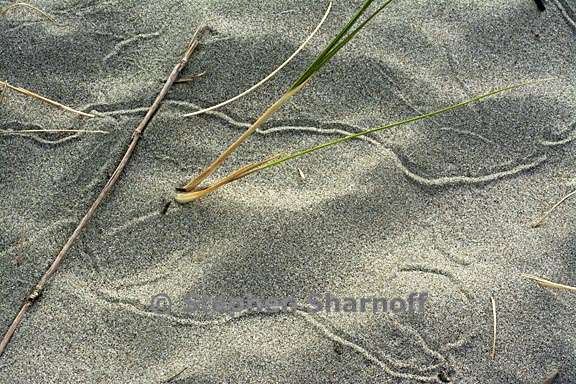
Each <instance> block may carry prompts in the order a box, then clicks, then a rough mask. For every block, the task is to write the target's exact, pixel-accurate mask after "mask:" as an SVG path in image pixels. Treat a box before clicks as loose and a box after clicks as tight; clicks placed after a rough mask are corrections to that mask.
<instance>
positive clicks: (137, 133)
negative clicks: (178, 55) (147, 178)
mask: <svg viewBox="0 0 576 384" xmlns="http://www.w3.org/2000/svg"><path fill="white" fill-rule="evenodd" d="M203 29H204V28H203V27H201V28H198V30H196V33H194V36H193V37H192V40H191V42H190V44H189V45H188V49H187V50H186V53H185V54H184V56H183V57H182V59H181V60H180V61H179V62H178V64H176V66H175V67H174V69H173V70H172V73H171V74H170V76H169V77H168V80H167V81H166V84H164V87H163V88H162V90H161V91H160V93H159V94H158V96H157V97H156V100H155V101H154V103H153V104H152V106H151V107H150V109H149V110H148V112H147V113H146V116H145V117H144V119H143V120H142V122H141V123H140V124H139V125H138V127H136V129H135V130H134V132H133V134H132V139H131V141H130V145H129V146H128V149H127V150H126V153H125V154H124V156H123V157H122V160H120V163H119V164H118V166H117V167H116V170H115V171H114V173H113V174H112V176H111V177H110V179H109V180H108V182H107V183H106V185H105V186H104V188H102V190H101V191H100V194H99V195H98V197H97V198H96V200H94V202H93V203H92V205H91V206H90V208H89V209H88V211H87V212H86V214H85V215H84V217H83V218H82V220H80V223H79V224H78V226H77V227H76V229H75V230H74V232H73V233H72V235H71V236H70V237H69V238H68V240H67V241H66V243H65V244H64V246H63V247H62V249H61V250H60V252H59V253H58V255H57V256H56V258H55V259H54V261H53V262H52V264H51V265H50V268H48V270H47V271H46V272H45V273H44V275H43V276H42V278H41V279H40V280H39V282H38V283H37V284H36V286H35V287H34V288H33V289H32V291H31V292H30V294H29V295H28V296H27V297H26V299H25V300H24V303H23V304H22V307H20V311H19V312H18V314H17V315H16V317H15V318H14V320H13V321H12V324H10V327H9V328H8V330H7V331H6V333H5V334H4V336H3V338H2V340H1V341H0V356H2V354H3V353H4V351H5V350H6V347H7V346H8V343H9V342H10V339H11V338H12V336H13V335H14V333H15V332H16V329H17V328H18V326H19V324H20V323H21V322H22V319H23V318H24V316H25V315H26V313H27V312H28V310H29V309H30V307H31V306H32V305H33V304H34V303H35V302H36V301H37V300H38V298H40V296H41V295H42V292H43V291H44V289H45V287H46V284H47V283H48V281H49V280H50V278H51V277H52V275H53V274H54V273H55V272H56V271H57V270H58V267H59V266H60V264H61V263H62V260H63V259H64V256H65V255H66V253H67V252H68V250H69V249H70V248H71V247H72V244H73V243H74V241H75V240H76V239H77V238H78V237H79V236H80V233H81V232H82V230H83V229H84V228H85V227H86V225H87V224H88V222H89V221H90V219H91V218H92V216H93V215H94V212H95V211H96V209H97V208H98V207H99V206H100V204H101V203H102V201H103V200H104V199H105V198H106V196H107V195H108V193H109V192H110V191H111V190H112V188H113V187H114V185H115V184H116V182H117V181H118V179H119V177H120V175H121V174H122V172H123V170H124V168H126V165H127V164H128V162H129V160H130V158H131V156H132V154H133V152H134V150H135V148H136V145H137V144H138V141H139V140H140V137H142V134H143V133H144V130H145V129H146V126H147V125H148V123H149V122H150V120H152V118H153V117H154V115H155V113H156V112H157V111H158V109H159V108H160V105H161V104H162V101H163V100H164V97H165V96H166V94H167V93H168V91H169V90H170V87H171V86H172V84H174V81H175V80H176V79H177V78H178V76H179V75H180V72H181V71H182V69H183V68H184V67H185V66H186V64H187V63H188V61H189V60H190V57H191V56H192V53H193V52H194V50H195V49H196V47H197V46H198V44H199V41H198V39H197V37H198V35H199V34H200V32H201V31H202V30H203Z"/></svg>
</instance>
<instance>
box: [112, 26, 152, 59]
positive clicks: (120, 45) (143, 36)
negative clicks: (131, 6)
mask: <svg viewBox="0 0 576 384" xmlns="http://www.w3.org/2000/svg"><path fill="white" fill-rule="evenodd" d="M159 36H160V32H154V33H141V34H138V35H135V36H132V37H130V38H127V39H125V40H122V41H121V42H119V43H118V44H116V46H114V49H112V51H110V53H109V54H107V55H106V56H105V57H104V58H103V59H102V62H103V63H104V64H106V63H107V62H108V61H109V60H110V59H111V58H113V57H114V56H116V55H118V54H119V53H120V51H121V50H122V49H123V48H124V47H126V46H128V45H130V44H132V43H134V42H137V41H138V40H147V39H151V38H153V37H159Z"/></svg>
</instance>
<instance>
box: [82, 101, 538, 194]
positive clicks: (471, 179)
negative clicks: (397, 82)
mask: <svg viewBox="0 0 576 384" xmlns="http://www.w3.org/2000/svg"><path fill="white" fill-rule="evenodd" d="M166 103H167V104H172V105H175V106H180V107H188V108H190V107H192V108H194V109H199V108H200V107H199V106H198V105H196V104H193V103H189V102H185V101H178V100H167V101H166ZM147 110H148V108H145V107H140V108H133V109H124V110H117V111H108V112H96V113H97V114H98V115H101V116H115V115H123V114H134V113H145V112H146V111H147ZM93 113H94V111H93ZM206 114H207V115H212V116H216V117H218V118H220V119H222V120H224V121H225V122H227V123H229V124H231V125H234V126H236V127H240V128H249V127H250V123H245V122H240V121H237V120H235V119H234V118H232V117H230V116H228V115H226V114H225V113H223V112H219V111H210V112H207V113H206ZM288 130H293V131H303V132H312V133H319V134H339V135H342V136H346V135H349V134H351V133H354V132H350V131H347V130H342V129H325V128H317V127H301V126H296V127H294V126H280V127H274V128H269V129H265V130H262V129H258V130H257V131H256V132H257V133H259V134H262V135H267V134H273V133H277V132H283V131H288ZM460 133H462V134H468V135H473V136H474V137H476V138H478V139H480V140H482V141H485V142H488V143H492V142H491V141H490V140H488V139H486V138H484V137H482V136H479V135H477V134H473V133H471V132H467V131H466V132H460ZM358 139H360V140H364V141H367V142H369V143H371V144H374V145H376V146H378V147H383V146H384V145H383V144H382V143H380V142H378V141H377V140H374V139H372V138H370V137H368V136H360V137H358ZM385 149H386V150H387V151H388V152H389V153H390V154H391V155H392V156H393V158H394V160H395V163H396V165H397V166H398V168H400V170H402V172H403V173H404V174H405V175H406V176H407V177H408V178H409V179H411V180H412V181H415V182H416V183H419V184H422V185H425V186H428V187H442V186H455V185H470V184H483V183H487V182H491V181H496V180H499V179H503V178H506V177H509V176H514V175H517V174H520V173H522V172H525V171H528V170H530V169H532V168H535V167H537V166H539V165H540V164H542V163H543V162H545V161H546V160H547V157H546V156H545V155H544V156H541V157H539V158H537V159H536V160H534V161H533V162H530V163H526V164H520V165H517V166H516V167H513V168H511V169H509V170H505V171H501V172H495V173H491V174H487V175H481V176H445V177H439V178H435V179H429V178H426V177H424V176H420V175H419V174H417V173H415V172H413V171H411V170H410V169H408V167H407V166H406V165H405V164H404V163H403V162H402V160H401V159H400V157H399V156H398V155H397V154H396V153H395V152H394V151H393V150H392V149H391V148H388V147H385Z"/></svg>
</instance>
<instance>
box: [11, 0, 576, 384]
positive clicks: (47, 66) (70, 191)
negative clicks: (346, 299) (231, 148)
mask: <svg viewBox="0 0 576 384" xmlns="http://www.w3.org/2000/svg"><path fill="white" fill-rule="evenodd" d="M360 3H361V2H360V1H357V0H355V1H352V2H350V1H340V0H338V1H336V2H335V4H334V10H333V13H332V14H331V16H330V17H329V19H328V21H327V23H326V25H325V26H324V27H323V28H322V29H321V31H320V33H319V35H318V36H317V37H316V38H315V39H314V40H313V41H312V43H311V45H310V46H309V47H308V48H306V49H305V51H304V52H303V53H302V54H301V55H299V56H298V57H297V58H296V59H295V61H294V62H293V63H292V64H290V65H289V66H288V67H287V68H286V69H285V70H284V71H282V72H281V73H280V74H279V75H278V76H277V77H276V78H275V79H274V80H273V81H272V82H270V83H269V84H268V85H267V86H266V87H264V88H262V89H260V90H259V91H257V92H255V93H253V94H251V95H250V96H248V97H246V98H243V99H242V100H240V101H238V102H235V103H233V104H231V105H229V106H226V107H225V108H223V109H221V110H220V111H219V112H217V113H212V114H208V115H203V116H198V117H191V118H183V117H182V115H183V114H185V113H189V112H193V111H195V110H197V109H198V108H200V107H204V106H209V105H212V104H214V103H217V102H220V101H223V100H225V99H227V98H229V97H232V96H235V95H236V94H238V93H239V92H241V91H243V90H245V89H247V88H249V87H250V86H251V85H252V84H254V83H256V82H257V81H258V80H260V79H261V78H263V77H264V76H266V75H267V74H268V73H270V72H271V71H272V70H273V69H274V68H275V67H276V66H278V65H279V64H280V63H282V62H283V61H284V60H285V59H286V58H287V57H288V56H289V55H290V54H291V53H292V52H293V51H294V50H295V49H296V48H297V47H298V46H299V45H300V42H301V41H303V40H304V39H305V37H306V36H307V34H308V33H310V31H312V29H313V28H314V26H315V24H316V23H317V21H318V20H319V19H320V18H321V16H322V14H323V12H324V10H325V9H326V6H327V3H325V2H310V1H305V0H290V1H283V2H278V1H271V0H262V1H257V2H253V1H211V0H198V1H188V2H181V1H176V0H162V1H155V2H152V1H150V2H142V1H132V0H130V1H114V0H110V1H98V2H96V1H81V0H53V1H34V2H33V4H34V5H36V6H38V7H39V8H41V9H43V10H45V11H46V12H48V13H49V14H51V15H52V16H54V17H55V18H56V20H57V21H58V24H57V25H54V24H51V23H49V22H47V21H46V20H43V19H42V18H40V17H39V16H38V15H35V14H33V13H30V12H27V11H24V10H19V11H12V12H10V13H9V14H7V15H6V16H3V17H0V31H1V35H2V38H1V43H0V79H2V80H6V81H8V82H10V83H11V84H14V85H18V86H21V87H25V88H29V89H31V90H34V91H35V92H38V93H40V94H43V95H46V96H48V97H50V98H53V99H55V100H58V101H61V102H63V103H65V104H67V105H71V106H73V107H75V108H79V109H81V110H83V111H85V112H92V111H93V112H94V113H97V114H98V117H97V118H94V119H79V118H78V117H76V116H74V115H72V114H69V113H65V112H62V111H60V110H58V109H55V108H52V107H50V106H47V105H44V104H41V103H38V102H37V101H34V100H32V99H29V98H25V97H22V96H18V95H16V94H14V93H12V92H11V93H10V94H9V95H8V96H7V97H6V98H4V100H3V102H2V104H1V105H0V129H1V130H14V131H17V130H20V129H86V130H103V131H107V132H109V133H108V134H76V135H70V134H62V133H31V134H24V133H22V134H15V133H11V134H10V133H8V134H7V133H5V132H4V133H1V134H0V167H1V172H0V182H1V184H0V185H1V186H2V188H0V206H1V210H0V273H1V275H0V294H1V296H0V297H2V299H1V300H0V333H4V332H5V330H6V329H7V328H8V326H9V324H10V322H11V321H12V319H13V317H14V315H15V313H16V312H17V310H18V309H19V307H20V304H21V302H22V300H23V299H24V298H25V297H26V295H27V293H28V291H29V290H30V289H31V288H32V287H33V286H34V284H35V283H36V282H37V280H38V279H39V277H40V276H41V275H42V274H43V273H44V271H45V270H46V268H47V266H48V265H49V264H50V263H51V261H52V260H53V258H54V256H55V255H56V254H57V253H58V251H59V250H60V248H61V247H62V245H63V244H64V242H65V241H66V239H67V238H68V236H69V235H70V234H71V232H72V231H73V230H74V228H75V227H76V224H77V223H78V221H79V220H80V218H81V217H82V216H83V214H84V213H85V212H86V210H87V208H88V207H89V205H90V204H91V202H92V201H93V199H94V198H95V197H96V195H97V194H98V192H99V191H100V189H101V188H102V186H103V185H104V184H105V182H106V180H107V178H108V177H109V174H110V172H112V171H113V170H114V168H115V166H116V164H117V163H118V161H119V159H120V157H121V156H122V154H123V153H124V150H125V148H126V145H127V143H128V141H129V139H130V135H131V132H132V130H133V129H134V128H135V126H136V125H137V124H138V123H139V121H140V120H141V118H142V116H143V114H144V113H145V110H146V108H147V107H148V106H149V105H150V103H151V101H152V100H153V99H154V97H155V96H156V94H157V93H158V92H159V90H160V88H161V87H162V84H163V83H164V81H165V79H166V76H167V75H168V73H169V72H170V70H171V69H172V67H173V66H174V64H175V63H176V62H177V60H178V59H179V57H180V56H181V54H182V52H183V50H184V49H185V47H186V44H187V41H188V40H189V39H190V37H191V36H192V34H193V32H194V30H195V29H196V28H197V27H198V25H199V24H200V23H201V22H202V21H204V20H209V25H210V27H211V32H210V33H208V34H206V35H204V37H203V38H202V44H201V46H200V49H199V51H198V52H197V53H196V54H195V55H194V56H193V57H192V60H191V62H190V63H189V65H188V67H187V69H186V70H185V76H189V75H193V74H196V73H199V72H203V71H207V73H206V75H205V76H203V77H202V78H199V79H198V80H196V81H194V82H191V83H186V84H178V85H175V86H174V87H173V88H172V90H171V92H170V93H169V95H168V98H167V100H166V102H165V103H164V105H163V107H162V109H161V110H160V112H159V113H158V114H157V116H156V117H155V118H154V120H153V121H152V123H151V124H150V126H149V127H148V130H147V131H146V134H145V136H144V138H143V140H142V141H141V143H140V145H139V147H138V149H137V151H136V154H135V156H134V158H133V159H132V161H131V163H130V164H129V166H128V168H127V169H126V172H125V173H124V175H123V176H122V178H121V179H120V181H119V183H118V184H117V186H116V188H115V189H114V190H113V192H112V194H111V195H110V196H109V198H108V199H107V200H106V201H105V203H104V204H103V205H102V206H101V207H100V209H99V210H98V211H97V213H96V215H95V217H94V219H93V220H92V222H91V223H90V224H89V225H88V227H87V228H86V230H85V231H84V233H83V234H82V236H81V238H80V239H79V241H77V242H76V243H75V245H74V247H73V248H72V249H71V251H70V253H69V254H68V256H67V258H66V259H65V261H64V263H63V265H62V267H61V269H60V270H59V271H58V273H57V274H56V275H55V277H54V278H53V279H52V280H51V282H50V284H49V286H48V287H47V289H46V291H45V292H44V294H43V296H42V298H41V299H40V300H39V301H38V302H37V303H36V305H35V306H34V307H33V309H32V310H31V311H30V313H29V314H28V315H27V316H26V318H25V320H24V321H23V323H22V325H21V327H20V328H19V330H18V332H17V334H16V336H15V337H14V338H13V340H12V342H11V343H10V345H9V347H8V349H7V351H6V353H5V354H4V355H3V356H2V357H0V382H2V383H159V382H162V381H166V380H168V379H169V378H170V377H172V376H174V375H176V374H177V373H179V372H181V374H180V375H179V376H178V377H176V378H175V379H174V380H173V382H177V383H216V382H217V383H303V382H309V383H420V382H437V383H441V382H443V380H444V382H446V381H447V380H450V381H451V382H455V383H465V384H472V383H543V382H544V380H545V379H546V378H547V377H548V376H549V375H550V374H552V373H553V372H554V370H556V369H557V370H558V371H559V373H560V374H559V377H558V378H557V380H556V383H573V382H575V380H576V379H575V377H576V338H575V335H574V332H573V327H572V325H573V324H574V320H575V309H576V296H575V295H574V293H570V292H560V291H551V290H546V289H543V288H541V287H539V286H537V285H535V284H534V283H533V282H531V281H529V280H527V279H525V278H523V277H522V276H521V274H522V273H530V274H534V275H537V276H540V277H545V278H548V279H550V280H553V281H556V282H560V283H564V284H568V285H576V274H575V273H574V271H575V261H574V260H575V259H574V249H575V243H574V239H573V237H572V236H573V235H574V226H573V225H572V224H570V223H572V220H573V219H574V218H575V217H576V208H574V207H575V205H574V201H573V200H569V201H567V202H566V203H565V204H563V205H562V206H561V207H560V208H559V209H558V210H557V211H556V212H555V213H553V214H552V215H551V216H550V217H549V218H548V220H547V221H546V222H545V223H544V225H543V226H541V227H540V228H531V227H530V223H531V222H532V221H533V220H534V219H535V218H537V217H538V216H539V215H541V214H542V213H543V212H544V211H545V210H546V209H548V208H549V207H550V206H551V205H552V204H553V203H554V202H555V201H557V200H558V199H560V198H561V197H562V196H564V195H565V194H567V193H569V192H571V191H572V190H574V188H576V179H575V176H574V169H575V165H576V160H574V159H575V156H574V155H575V154H576V146H575V145H574V142H573V139H574V138H575V137H576V135H575V132H574V129H575V127H576V125H575V121H576V112H574V106H575V105H576V85H575V83H574V81H573V79H574V78H575V77H576V62H575V60H574V59H575V58H576V39H575V38H576V23H575V19H576V18H575V17H574V16H575V12H576V6H575V5H574V3H572V2H571V1H570V0H550V1H547V2H546V5H547V10H546V11H545V12H539V11H538V9H537V7H536V4H535V2H534V1H531V0H515V1H510V0H497V1H496V0H494V1H490V2H483V1H464V0H462V1H449V0H446V1H424V0H419V1H401V0H398V1H396V2H395V3H393V4H392V5H391V6H390V7H389V8H388V9H387V10H386V11H385V12H384V13H383V14H382V15H381V16H379V17H378V18H377V19H376V20H375V21H374V23H373V24H371V25H370V26H369V27H368V28H366V30H365V31H363V32H362V34H361V35H359V36H358V38H357V39H355V40H354V41H353V42H352V43H351V44H350V45H349V46H347V47H346V48H345V49H344V50H343V51H342V52H341V53H340V54H339V55H338V56H337V57H336V58H335V59H334V61H333V62H332V63H331V64H330V65H329V67H327V68H325V69H324V70H323V71H322V73H321V74H320V75H319V76H318V77H317V78H316V79H315V80H314V81H313V82H312V83H311V84H310V85H309V86H308V87H307V88H306V89H305V90H304V91H303V92H302V93H301V94H300V95H298V96H297V97H295V98H294V99H293V100H292V101H291V102H290V103H289V104H288V105H287V106H286V107H284V108H283V109H282V110H281V111H280V112H279V113H277V114H276V115H275V116H274V117H273V119H272V120H271V121H270V122H269V123H268V124H267V125H266V126H265V127H264V128H263V129H262V130H261V131H260V132H259V133H258V134H257V135H255V136H254V137H252V139H251V140H250V141H249V142H247V143H246V144H245V145H243V146H242V148H241V150H240V151H238V152H237V153H236V154H235V155H234V156H233V157H232V158H231V159H230V161H228V162H227V163H226V165H225V166H224V167H223V168H222V169H221V170H220V171H219V174H224V173H225V172H226V171H231V170H233V169H234V168H235V167H238V166H240V165H243V164H245V163H246V162H248V161H254V160H259V159H261V158H262V157H263V156H266V155H269V154H273V153H276V152H278V151H284V150H293V149H300V148H303V147H305V146H308V145H313V144H318V143H321V142H322V141H324V140H327V139H329V138H336V137H339V136H340V135H342V134H344V133H345V132H356V131H359V130H362V129H366V128H370V127H374V126H376V125H379V124H383V123H386V122H391V121H395V120H397V119H399V118H404V117H408V116H411V115H414V114H416V113H418V112H423V111H431V110H434V109H437V108H440V107H443V106H446V105H449V104H451V103H454V102H458V101H461V100H464V99H466V98H468V97H470V96H472V95H475V94H480V93H482V92H486V91H489V90H491V89H494V88H497V87H501V86H506V85H510V84H513V83H517V82H520V81H525V80H531V79H539V78H548V77H553V78H554V80H553V81H549V82H547V83H544V84H541V85H537V86H531V87H526V88H523V89H521V90H517V91H514V92H513V93H510V94H506V95H503V96H499V97H497V98H494V99H490V100H488V101H486V102H485V103H483V104H480V105H475V106H472V107H469V108H466V109H463V110H460V111H459V112H457V113H450V114H447V115H445V116H442V117H440V118H436V119H434V120H433V121H426V122H421V123H418V124H414V125H411V126H405V127H400V128H397V129H393V130H390V131H384V132H381V133H377V134H372V135H370V136H369V137H367V138H366V139H365V140H354V141H352V142H350V143H348V144H346V145H343V146H339V147H334V148H333V149H331V150H327V151H324V152H319V153H317V154H314V155H311V156H309V157H305V158H302V159H299V160H296V161H293V162H291V163H287V164H286V165H284V166H282V167H278V168H273V169H270V170H268V171H266V172H262V173H259V174H258V175H254V176H252V177H249V178H246V179H244V180H242V181H239V182H237V183H234V184H231V185H229V186H227V187H226V188H224V189H222V190H221V191H219V192H218V193H216V194H214V195H212V196H209V197H207V198H206V199H203V200H200V201H198V202H196V203H194V204H190V205H183V206H182V205H177V204H173V205H172V206H171V207H170V208H169V209H168V212H167V213H166V214H165V215H162V214H161V210H162V207H163V206H164V204H165V202H166V201H168V200H170V199H172V198H173V196H174V188H175V187H176V186H178V185H181V184H182V183H184V182H185V181H187V180H188V179H189V178H190V177H192V176H193V175H195V174H196V173H197V172H198V171H199V170H201V169H202V167H204V166H205V165H207V164H208V163H209V162H210V161H211V160H212V159H214V157H215V156H217V155H218V154H219V153H220V152H221V151H222V150H223V149H224V148H225V146H226V145H227V144H228V143H230V142H231V141H233V140H234V139H235V138H236V137H237V136H238V135H239V134H240V133H241V132H242V131H243V130H244V129H245V128H246V124H248V123H250V122H252V121H254V119H255V118H256V117H257V116H258V114H259V113H261V112H262V111H263V110H264V109H265V108H266V107H267V106H268V105H269V104H270V103H271V102H273V101H274V100H275V99H276V98H277V97H278V96H279V95H281V94H282V92H283V90H285V89H286V87H288V86H289V85H290V84H291V82H292V81H293V80H294V79H295V78H296V76H297V75H298V74H299V72H300V71H301V70H302V69H303V68H305V67H306V65H307V64H308V63H309V62H310V61H311V60H312V59H313V57H314V55H315V54H317V53H318V52H319V51H320V50H321V49H322V47H323V44H324V42H325V41H326V40H328V39H329V38H330V37H331V36H333V35H334V33H335V32H336V31H337V30H338V28H339V26H340V25H342V23H343V22H345V20H346V19H347V18H348V17H349V15H350V14H352V13H353V11H354V9H355V7H356V6H357V5H359V4H360ZM3 4H4V5H5V4H8V2H6V1H4V2H3ZM301 175H304V178H302V177H301ZM421 291H425V292H427V293H428V294H429V299H428V301H427V303H426V307H425V310H424V311H423V312H421V313H398V314H394V313H363V314H359V313H356V314H351V313H326V312H321V313H317V314H310V313H307V312H306V311H305V308H302V309H298V310H295V311H292V312H288V313H286V312H282V313H265V312H257V311H247V312H242V313H240V314H238V315H237V316H234V317H230V316H228V315H226V314H219V313H205V314H190V313H188V312H187V311H186V308H185V306H184V303H183V298H184V297H186V296H187V295H198V296H221V297H224V298H230V297H238V296H243V295H248V294H250V295H254V296H259V297H278V298H281V297H295V298H297V299H299V300H303V299H304V298H306V297H307V296H308V295H310V294H313V293H318V292H329V293H331V294H334V295H339V296H350V297H371V296H376V297H406V296H407V295H408V294H409V293H410V292H421ZM160 293H163V294H166V295H168V296H169V297H170V298H172V301H173V303H172V304H173V305H172V309H171V311H170V312H167V313H157V312H155V311H154V310H153V309H152V308H151V306H150V304H151V300H152V297H153V296H155V295H158V294H160ZM490 297H494V299H495V302H496V305H497V318H498V327H497V335H498V337H497V344H496V348H497V350H496V358H495V359H494V360H492V359H491V358H490V352H491V343H492V311H491V305H490ZM182 370H184V371H182Z"/></svg>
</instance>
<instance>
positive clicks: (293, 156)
mask: <svg viewBox="0 0 576 384" xmlns="http://www.w3.org/2000/svg"><path fill="white" fill-rule="evenodd" d="M547 80H549V79H544V80H534V81H528V82H525V83H520V84H516V85H512V86H509V87H505V88H499V89H496V90H494V91H491V92H488V93H485V94H483V95H480V96H476V97H473V98H471V99H468V100H465V101H462V102H460V103H458V104H454V105H451V106H448V107H445V108H442V109H438V110H436V111H433V112H429V113H425V114H422V115H418V116H414V117H410V118H408V119H405V120H400V121H396V122H394V123H390V124H387V125H384V126H381V127H377V128H372V129H368V130H366V131H362V132H358V133H353V134H351V135H347V136H344V137H341V138H338V139H335V140H331V141H328V142H326V143H323V144H320V145H317V146H315V147H312V148H307V149H303V150H301V151H297V152H294V153H291V154H289V155H287V156H286V157H283V158H280V159H278V160H275V161H272V162H269V163H267V164H266V165H264V166H262V167H261V168H260V170H263V169H266V168H271V167H274V166H277V165H280V164H282V163H284V162H286V161H288V160H292V159H296V158H298V157H302V156H305V155H308V154H310V153H312V152H316V151H319V150H321V149H325V148H329V147H332V146H334V145H337V144H341V143H344V142H347V141H350V140H353V139H356V138H358V137H360V136H365V135H368V134H370V133H374V132H378V131H382V130H385V129H390V128H395V127H399V126H401V125H406V124H410V123H415V122H417V121H420V120H426V119H430V118H433V117H435V116H438V115H441V114H444V113H446V112H450V111H452V110H455V109H459V108H462V107H465V106H467V105H470V104H474V103H478V102H481V101H483V100H485V99H487V98H489V97H493V96H496V95H498V94H501V93H504V92H509V91H512V90H514V89H517V88H520V87H525V86H528V85H532V84H537V83H540V82H543V81H547Z"/></svg>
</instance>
